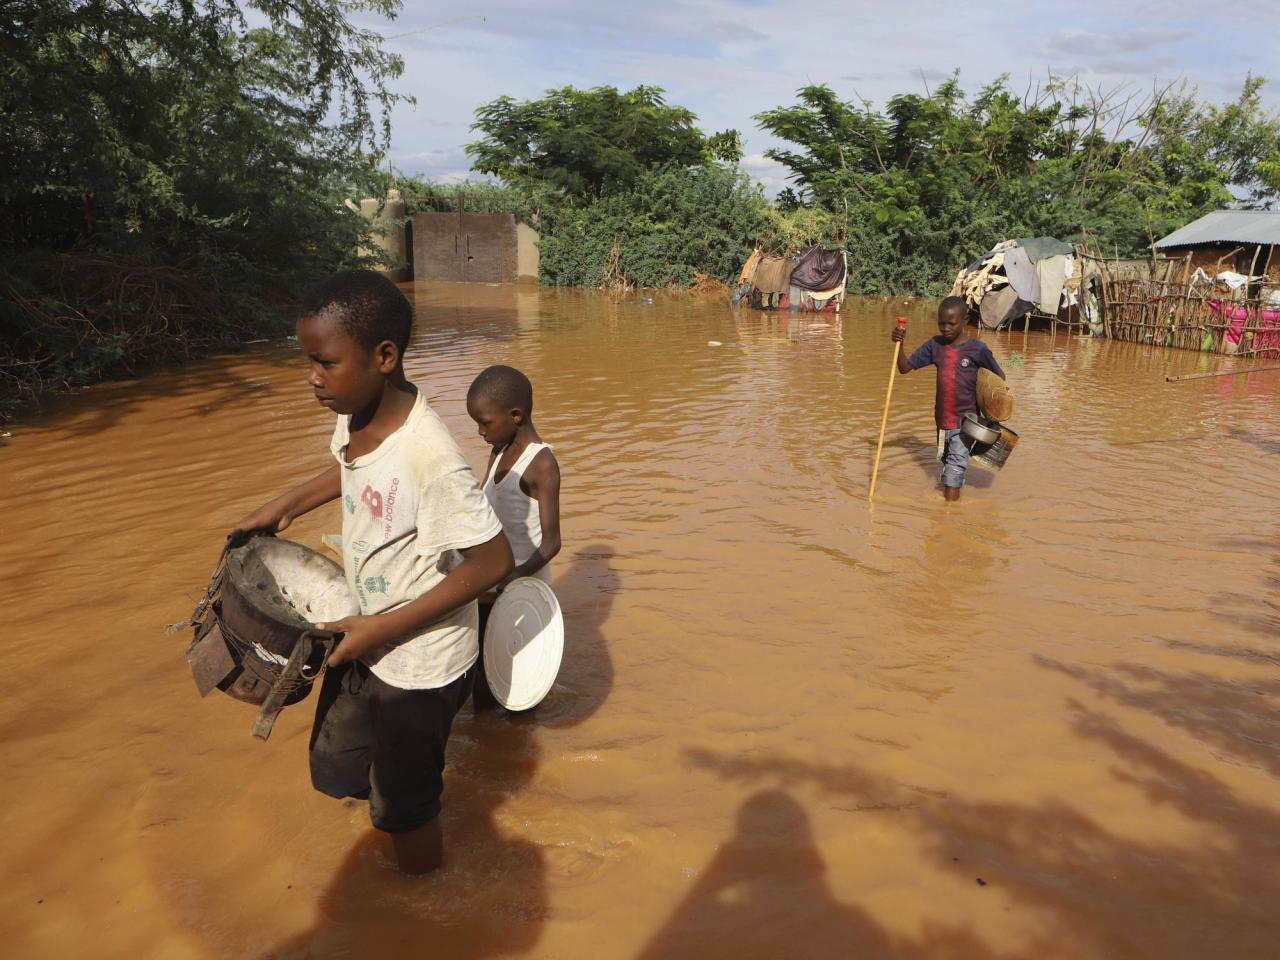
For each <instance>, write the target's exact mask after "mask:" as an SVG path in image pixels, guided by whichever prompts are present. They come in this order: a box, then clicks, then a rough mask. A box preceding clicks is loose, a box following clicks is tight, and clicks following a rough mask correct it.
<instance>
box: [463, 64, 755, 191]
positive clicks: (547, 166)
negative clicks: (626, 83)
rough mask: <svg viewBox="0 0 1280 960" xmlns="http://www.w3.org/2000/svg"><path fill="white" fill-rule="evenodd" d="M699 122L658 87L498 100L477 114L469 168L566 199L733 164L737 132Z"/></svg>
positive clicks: (738, 146)
mask: <svg viewBox="0 0 1280 960" xmlns="http://www.w3.org/2000/svg"><path fill="white" fill-rule="evenodd" d="M696 120H697V117H695V116H694V114H693V113H692V112H691V111H689V110H686V109H685V108H684V107H677V106H671V105H669V104H667V102H666V101H665V100H664V99H663V96H662V89H661V88H660V87H649V86H639V87H636V88H635V89H634V90H628V91H626V92H620V91H619V90H618V89H617V88H615V87H594V88H592V89H590V90H578V89H575V88H574V87H564V88H563V89H560V90H548V91H547V93H546V96H544V97H541V98H539V99H537V100H520V101H517V100H513V99H512V98H511V97H499V98H498V99H497V100H494V101H492V102H491V103H487V104H484V105H483V106H481V107H480V108H479V109H477V110H476V122H475V123H474V124H472V129H473V130H478V131H479V132H480V133H482V134H483V137H482V138H481V139H479V140H477V141H475V142H474V143H471V144H469V145H468V146H467V153H468V154H469V155H470V156H471V158H472V166H473V167H474V169H476V170H478V171H479V172H481V173H489V174H493V175H494V176H497V177H500V178H502V179H503V180H505V181H507V182H508V183H512V184H520V183H530V182H535V183H541V184H545V185H549V186H551V187H553V188H555V189H556V190H559V191H561V192H562V193H563V194H564V195H565V196H566V197H568V198H571V199H584V198H591V197H599V196H601V195H602V194H603V193H604V192H606V191H607V190H612V189H620V190H626V189H628V188H630V187H631V186H632V185H634V184H635V183H636V182H637V180H638V179H639V177H640V175H641V174H642V173H644V172H646V171H651V170H656V169H658V168H659V167H664V166H675V167H692V166H697V165H699V164H702V163H704V162H706V161H707V160H708V159H727V160H731V161H732V160H736V159H737V158H738V157H739V156H740V155H741V149H742V147H741V140H740V138H739V137H738V135H737V132H736V131H732V130H730V131H725V132H724V133H720V134H716V135H715V136H713V137H710V138H708V137H705V136H704V135H703V134H702V132H701V131H700V130H698V128H697V127H696V126H695V125H694V124H695V121H696Z"/></svg>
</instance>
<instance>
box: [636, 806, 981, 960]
mask: <svg viewBox="0 0 1280 960" xmlns="http://www.w3.org/2000/svg"><path fill="white" fill-rule="evenodd" d="M826 874H827V864H826V861H825V860H824V859H823V857H822V854H821V853H820V852H819V850H818V847H817V844H816V843H815V840H814V836H813V831H812V829H811V827H810V825H809V818H808V816H807V815H806V814H805V812H804V808H803V807H801V805H800V804H799V803H798V802H797V801H796V800H795V798H794V797H792V796H791V795H790V794H789V793H788V792H786V791H785V790H783V789H780V788H771V789H765V790H761V791H759V792H757V793H755V794H754V795H752V796H751V797H749V798H748V799H747V801H746V802H745V803H744V804H743V805H742V807H741V808H740V809H739V810H738V816H737V825H736V830H735V832H734V835H733V836H732V837H731V838H729V840H728V842H726V843H724V844H723V845H722V846H720V848H719V850H718V851H717V852H716V855H715V857H714V858H713V859H712V860H711V862H710V863H709V864H708V865H707V867H706V869H704V870H703V871H702V873H701V874H700V875H699V877H698V879H697V881H696V882H695V883H694V885H693V889H692V890H690V891H689V894H688V895H687V896H686V897H685V899H684V901H683V902H682V903H681V904H680V906H679V907H677V908H676V910H675V912H674V913H673V914H672V915H671V916H670V917H669V918H668V919H667V921H666V923H664V924H663V926H662V927H661V929H659V930H658V932H657V933H656V934H655V935H654V936H653V937H652V938H651V939H650V941H649V943H648V944H647V945H646V946H645V947H644V949H643V950H642V951H641V952H640V954H639V955H638V960H681V958H691V960H707V958H710V957H732V958H734V960H751V958H761V960H764V958H770V960H772V958H777V957H788V958H826V957H847V958H851V960H869V958H890V957H893V958H919V960H924V958H934V960H939V958H940V960H947V958H951V960H961V958H967V960H971V958H978V957H985V956H990V954H987V953H983V952H982V948H981V945H980V943H979V942H978V941H977V940H976V939H975V938H974V937H972V936H971V935H969V934H967V933H965V932H963V931H955V930H948V931H942V930H930V931H928V932H926V933H925V935H924V936H923V937H922V938H921V939H920V940H919V941H918V942H915V943H912V942H909V941H906V940H904V939H901V938H898V937H895V936H893V935H892V934H890V933H889V932H888V931H886V930H885V929H884V927H883V926H881V925H880V924H879V923H877V922H876V921H875V920H874V919H873V918H872V917H871V916H870V915H869V914H868V913H867V912H866V911H864V910H862V909H860V908H859V907H858V906H856V905H854V904H849V903H843V902H841V901H840V900H837V899H836V897H835V896H834V894H833V893H832V891H831V888H830V886H829V884H828V883H827V880H826Z"/></svg>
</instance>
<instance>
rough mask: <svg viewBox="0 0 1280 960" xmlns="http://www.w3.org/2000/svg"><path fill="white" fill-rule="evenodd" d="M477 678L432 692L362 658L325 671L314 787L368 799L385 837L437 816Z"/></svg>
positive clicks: (471, 675)
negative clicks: (448, 758)
mask: <svg viewBox="0 0 1280 960" xmlns="http://www.w3.org/2000/svg"><path fill="white" fill-rule="evenodd" d="M475 673H476V670H475V667H472V668H471V669H470V670H468V671H467V672H466V673H464V674H463V675H462V676H461V677H459V678H458V679H457V680H455V681H453V683H451V684H449V685H448V686H444V687H439V688H437V689H434V690H404V689H402V688H400V687H393V686H392V685H391V684H389V683H385V682H384V681H382V680H379V679H378V678H377V677H376V676H374V675H373V673H372V672H371V671H370V670H369V668H368V667H366V666H365V665H364V664H363V663H360V662H358V661H356V662H348V663H344V664H342V665H341V666H339V667H334V668H333V669H330V670H326V671H325V673H324V681H323V684H322V686H321V687H320V700H319V702H318V703H317V704H316V720H315V724H314V725H313V726H312V728H311V783H312V786H314V787H315V788H316V789H317V790H319V791H320V792H321V793H327V794H328V795H329V796H331V797H339V798H341V797H356V798H358V799H361V800H364V799H368V801H369V817H370V819H372V820H373V825H374V826H375V827H377V828H378V829H379V830H385V831H386V832H387V833H404V832H405V831H407V830H413V829H415V828H417V827H420V826H422V825H423V824H424V823H426V822H427V821H429V820H432V819H434V818H435V817H436V816H437V815H438V814H439V813H440V795H441V793H443V792H444V779H443V775H444V752H445V745H446V744H447V743H448V740H449V730H450V728H451V727H452V726H453V717H454V715H455V714H456V713H457V712H458V708H459V707H461V706H462V705H463V704H464V703H465V702H466V700H467V696H468V695H469V694H470V693H471V685H472V683H473V681H474V680H475Z"/></svg>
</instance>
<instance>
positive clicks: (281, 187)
mask: <svg viewBox="0 0 1280 960" xmlns="http://www.w3.org/2000/svg"><path fill="white" fill-rule="evenodd" d="M241 7H243V8H245V9H253V10H254V11H256V15H257V17H258V19H259V20H260V21H261V20H265V21H266V22H267V24H268V25H267V26H266V27H262V28H257V29H250V28H248V26H247V24H246V21H245V19H244V15H243V13H242V11H241ZM396 9H398V4H397V3H396V2H394V0H350V2H346V0H344V2H343V3H341V4H335V3H332V2H330V0H290V2H289V3H281V2H279V0H244V2H243V3H241V4H237V3H236V2H234V0H152V2H150V3H147V4H145V5H138V4H135V3H132V2H129V0H101V2H95V3H84V2H80V0H13V2H11V3H8V4H6V5H5V6H4V7H3V10H2V11H0V51H2V52H3V56H0V166H2V168H3V169H4V171H5V176H4V178H3V180H2V181H0V293H2V294H3V299H0V321H2V325H0V371H2V373H3V375H0V404H2V403H3V402H4V401H6V400H12V399H13V398H15V397H27V398H29V397H30V396H32V395H34V394H35V393H37V392H38V391H39V390H41V389H46V388H49V387H55V386H58V385H61V384H68V383H75V382H84V381H87V380H91V379H93V378H94V377H96V376H101V375H105V374H107V373H110V372H112V371H118V370H120V369H122V367H124V368H128V369H132V368H134V367H135V366H137V365H139V364H145V363H146V362H148V361H152V360H163V359H166V358H169V357H170V356H172V355H173V353H174V352H175V351H176V352H177V353H179V354H181V353H183V352H184V351H194V350H199V349H208V348H210V347H212V346H219V345H226V344H229V343H233V342H235V341H237V340H239V339H241V338H242V337H243V336H244V335H245V333H246V332H247V331H251V330H255V329H265V328H273V325H274V324H276V323H278V320H279V316H280V309H279V305H280V303H281V302H283V301H287V300H288V299H289V298H290V297H291V296H293V295H294V294H295V293H296V292H297V291H298V290H299V288H301V287H302V286H304V285H306V284H307V283H309V282H310V281H311V280H312V279H313V278H315V277H317V276H320V275H322V274H324V273H327V272H329V271H332V270H333V269H335V268H337V267H339V266H342V265H345V264H349V263H352V262H353V261H354V251H355V249H356V243H357V242H358V240H360V239H361V237H362V236H363V235H364V234H365V233H366V232H367V224H366V223H365V221H364V220H363V219H362V218H360V217H359V216H357V215H354V214H352V213H351V212H350V211H348V210H346V209H345V208H344V207H343V205H342V203H341V201H342V198H343V197H345V196H349V195H351V194H353V193H354V194H355V195H360V194H361V193H363V192H364V191H365V190H366V189H368V187H369V186H370V185H372V184H373V183H374V182H375V180H376V161H377V154H378V151H379V150H380V149H381V148H382V146H383V145H384V144H385V142H386V138H387V136H388V135H389V129H388V128H387V126H386V123H385V119H386V110H387V108H388V107H389V106H390V105H391V104H392V103H393V102H394V100H395V96H394V95H393V94H391V93H390V92H389V91H388V90H387V86H386V84H387V82H388V81H390V80H391V79H393V78H394V77H395V76H396V75H398V73H399V71H400V66H401V65H400V63H399V61H398V60H397V59H396V58H394V57H392V56H390V55H387V54H385V53H383V52H382V51H381V50H380V49H379V46H378V37H377V36H376V35H375V34H372V33H369V32H367V31H365V30H362V29H358V28H356V27H355V26H353V25H352V24H351V23H350V22H349V21H348V20H347V19H346V16H347V15H350V14H354V13H358V12H360V11H362V10H372V11H376V12H379V13H382V14H386V15H392V14H394V13H395V11H396ZM32 263H36V264H43V265H47V264H50V263H56V264H57V265H58V269H57V271H52V272H50V271H47V270H44V269H32V267H31V264H32ZM112 265H114V266H112ZM110 269H115V270H117V271H119V273H120V277H121V278H124V277H133V278H135V279H137V278H140V277H146V278H148V279H147V280H145V281H141V280H139V281H138V282H139V283H142V284H143V285H144V286H145V285H146V284H152V287H153V289H154V290H157V291H165V290H176V289H178V288H179V287H181V286H182V282H181V281H179V280H177V279H176V276H177V274H185V275H186V276H187V277H189V278H190V279H191V281H192V283H193V285H194V288H195V289H198V290H200V291H203V292H205V293H206V294H207V295H202V296H201V297H200V298H199V299H198V301H190V299H189V298H188V300H174V301H172V303H173V304H178V303H179V302H182V303H186V304H187V305H189V306H190V305H191V304H192V303H193V302H198V304H199V307H200V309H199V310H198V311H195V312H193V311H192V310H187V309H181V310H174V309H168V308H166V310H167V312H165V313H163V314H162V313H161V312H159V307H158V306H155V307H152V308H145V304H146V303H152V304H157V305H158V304H161V303H166V304H168V303H170V302H171V301H170V300H169V299H168V298H167V297H166V296H157V297H155V298H152V299H151V300H147V299H146V298H143V299H142V300H139V301H137V302H136V303H135V304H134V306H135V307H136V309H130V310H121V309H118V308H119V307H120V306H121V303H125V302H128V303H134V301H132V300H130V298H129V295H128V294H126V295H125V298H124V300H123V301H119V302H112V301H110V300H101V299H94V298H93V297H91V296H89V293H90V292H91V291H94V290H103V289H111V288H112V284H111V282H110V281H109V280H108V279H107V278H105V277H104V271H109V270H110ZM175 283H176V284H177V286H175ZM120 289H123V290H126V291H132V290H134V287H131V286H129V285H128V284H125V286H124V287H121V288H120ZM85 297H88V299H83V298H85ZM98 336H100V337H101V342H100V343H95V342H94V338H95V337H98ZM68 337H70V338H71V340H70V341H68V339H67V338H68ZM68 342H74V343H75V344H76V347H75V349H74V351H71V350H70V348H68V346H67V344H68ZM175 344H176V345H177V346H175Z"/></svg>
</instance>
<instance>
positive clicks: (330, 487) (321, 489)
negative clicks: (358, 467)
mask: <svg viewBox="0 0 1280 960" xmlns="http://www.w3.org/2000/svg"><path fill="white" fill-rule="evenodd" d="M341 495H342V471H341V469H340V468H339V467H338V465H337V464H336V463H335V464H334V465H333V466H331V467H329V468H328V469H327V470H325V471H324V473H321V474H318V475H317V476H314V477H312V478H311V479H310V480H308V481H307V482H306V483H304V484H300V485H299V486H296V487H294V488H293V489H292V490H290V491H289V492H288V493H284V494H281V495H280V496H278V497H276V498H275V499H274V500H269V501H267V502H266V503H264V504H263V505H262V506H260V507H259V508H258V509H257V510H255V511H253V513H250V514H248V515H247V516H244V517H241V518H240V519H239V520H238V521H236V529H237V530H242V531H244V532H245V533H252V532H254V531H258V530H260V531H262V532H263V533H279V532H280V531H281V530H283V529H284V528H285V527H287V526H289V524H291V523H292V522H293V521H294V520H295V519H297V518H298V517H300V516H302V515H303V514H304V513H307V512H309V511H311V510H314V509H315V508H316V507H319V506H323V505H324V504H326V503H328V502H329V501H330V500H337V499H338V497H340V496H341Z"/></svg>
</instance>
